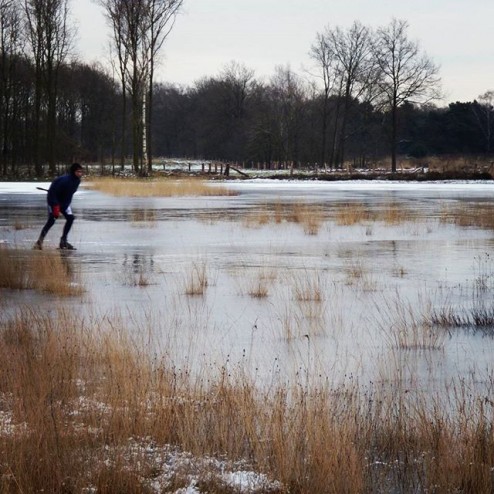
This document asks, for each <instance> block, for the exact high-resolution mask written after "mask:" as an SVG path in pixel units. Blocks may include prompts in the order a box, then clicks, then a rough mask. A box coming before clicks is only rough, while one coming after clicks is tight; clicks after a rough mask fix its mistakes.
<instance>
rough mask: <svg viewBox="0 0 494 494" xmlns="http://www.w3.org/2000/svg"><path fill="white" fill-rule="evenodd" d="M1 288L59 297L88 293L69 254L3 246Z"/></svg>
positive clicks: (0, 259) (0, 247)
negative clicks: (85, 291) (34, 291)
mask: <svg viewBox="0 0 494 494" xmlns="http://www.w3.org/2000/svg"><path fill="white" fill-rule="evenodd" d="M0 288H9V289H13V290H37V291H40V292H44V293H49V294H52V295H57V296H76V295H80V294H82V293H83V292H84V288H83V286H82V285H81V283H80V276H79V274H78V273H77V272H76V271H75V270H74V268H73V266H72V263H71V260H70V258H69V257H68V256H67V255H66V254H65V253H63V252H38V251H36V252H34V251H25V250H21V249H16V248H7V247H2V246H0Z"/></svg>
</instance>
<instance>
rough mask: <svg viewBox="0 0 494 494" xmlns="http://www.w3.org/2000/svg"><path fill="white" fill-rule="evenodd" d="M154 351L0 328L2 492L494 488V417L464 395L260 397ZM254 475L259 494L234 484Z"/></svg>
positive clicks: (320, 391)
mask: <svg viewBox="0 0 494 494" xmlns="http://www.w3.org/2000/svg"><path fill="white" fill-rule="evenodd" d="M152 350H155V347H154V346H152V348H146V346H145V345H144V344H142V343H141V342H140V341H138V340H136V339H135V338H132V337H131V336H130V335H129V334H128V333H127V332H126V331H125V328H124V327H123V326H122V322H121V321H120V320H118V319H117V320H111V319H110V318H109V317H108V316H105V317H104V318H103V319H101V320H99V319H98V318H90V317H88V318H85V319H82V320H81V319H80V318H77V317H75V316H73V315H72V314H70V313H68V312H59V313H58V314H57V315H56V316H55V315H52V316H48V315H44V314H43V315H40V314H38V313H36V312H35V311H33V310H29V309H23V310H20V311H19V312H18V313H17V314H16V315H15V316H13V317H12V318H11V319H9V320H7V321H6V320H2V322H1V324H0V358H1V359H2V362H3V365H2V366H1V367H0V454H1V457H2V461H1V462H0V490H1V492H5V493H10V492H12V493H13V492H41V491H44V492H52V493H62V492H63V493H67V492H105V493H122V492H145V493H146V492H185V490H186V489H194V492H221V493H239V492H249V493H251V492H258V493H268V492H270V493H308V492H310V493H342V492H347V493H388V492H389V493H392V492H438V493H443V492H444V493H450V492H469V493H470V492H472V493H473V492H475V493H480V494H482V493H490V492H492V490H493V488H494V480H493V476H492V468H493V465H494V435H493V433H492V432H493V430H492V424H493V420H494V417H493V408H494V407H493V406H492V404H491V403H490V402H489V401H488V400H487V399H486V398H485V397H482V396H479V397H478V398H474V397H472V395H471V394H470V393H469V392H468V387H467V385H466V386H465V388H455V389H451V393H450V398H449V400H450V401H449V403H441V402H439V401H436V399H434V397H428V399H427V400H421V399H418V398H417V396H413V397H412V396H410V394H407V393H405V392H403V391H402V390H400V389H399V388H388V387H385V386H380V385H375V387H374V388H373V389H361V388H359V387H358V386H357V385H356V384H355V383H350V384H348V385H346V386H342V387H339V388H337V389H332V388H331V387H330V386H328V385H327V384H323V383H317V382H309V381H305V380H304V381H303V382H300V383H292V384H282V383H280V384H279V385H276V386H274V385H273V386H270V387H269V389H265V388H259V387H256V386H255V383H253V382H252V381H251V380H250V379H249V378H248V377H247V375H246V374H245V373H244V372H243V371H242V369H241V368H238V369H231V368H230V369H229V370H228V371H227V370H226V367H225V368H218V369H217V371H216V372H214V373H212V374H211V375H210V374H198V375H196V374H192V373H190V372H188V371H187V369H180V368H176V367H175V366H174V365H173V362H169V361H167V360H166V359H162V358H160V357H157V356H155V357H153V356H152V355H156V353H155V352H154V351H152ZM453 409H454V412H453V411H452V410H453ZM245 472H250V473H251V479H252V478H253V476H254V475H255V478H256V479H257V481H256V482H254V481H252V483H250V485H248V486H245V485H244V487H241V486H239V484H235V485H233V484H232V483H231V479H232V478H235V476H239V475H244V477H245ZM227 474H228V475H227ZM180 489H182V490H181V491H180Z"/></svg>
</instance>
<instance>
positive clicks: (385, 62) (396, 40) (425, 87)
mask: <svg viewBox="0 0 494 494" xmlns="http://www.w3.org/2000/svg"><path fill="white" fill-rule="evenodd" d="M407 29H408V23H407V22H406V21H404V20H397V19H393V20H392V21H391V23H390V24H389V25H388V26H385V27H381V28H380V29H378V31H377V33H376V37H375V39H374V43H373V55H374V58H375V61H376V63H377V67H378V70H379V76H380V78H379V89H380V93H381V96H382V101H383V104H384V107H386V108H387V109H388V110H389V111H390V113H391V170H392V171H393V172H395V171H396V153H397V143H398V132H397V129H398V120H397V116H398V108H399V107H400V105H402V104H403V103H404V102H405V101H410V102H413V103H417V104H420V103H426V102H430V101H432V100H433V99H436V98H438V97H439V90H438V84H439V77H438V72H439V69H438V67H437V66H436V65H435V64H434V63H433V61H432V60H431V59H430V58H429V57H428V56H427V55H426V54H425V53H422V52H421V50H420V47H419V45H418V43H417V42H414V41H411V40H409V39H408V37H407Z"/></svg>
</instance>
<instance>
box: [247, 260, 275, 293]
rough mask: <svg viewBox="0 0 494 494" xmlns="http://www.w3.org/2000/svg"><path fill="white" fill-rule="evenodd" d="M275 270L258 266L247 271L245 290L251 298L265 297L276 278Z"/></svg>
mask: <svg viewBox="0 0 494 494" xmlns="http://www.w3.org/2000/svg"><path fill="white" fill-rule="evenodd" d="M277 276H278V275H277V273H276V270H274V269H271V268H267V267H260V268H258V269H256V270H254V272H253V273H249V275H248V276H247V279H246V280H245V282H246V283H247V288H246V292H247V293H248V294H249V295H250V296H251V297H253V298H258V299H262V298H266V297H268V296H269V291H270V289H271V288H272V286H273V284H274V282H275V281H276V278H277Z"/></svg>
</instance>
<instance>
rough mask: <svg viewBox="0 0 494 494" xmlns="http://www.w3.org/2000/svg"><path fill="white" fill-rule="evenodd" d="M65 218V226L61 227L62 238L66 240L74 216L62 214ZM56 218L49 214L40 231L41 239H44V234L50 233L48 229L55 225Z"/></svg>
mask: <svg viewBox="0 0 494 494" xmlns="http://www.w3.org/2000/svg"><path fill="white" fill-rule="evenodd" d="M62 214H63V215H64V216H65V220H66V221H65V225H64V226H63V232H62V238H63V239H67V235H68V234H69V232H70V229H71V228H72V223H74V220H75V216H74V215H73V214H67V213H62ZM55 221H56V218H55V216H53V214H51V213H50V214H49V216H48V221H47V222H46V224H45V226H44V227H43V229H42V230H41V238H42V239H43V238H45V237H46V234H47V233H48V232H49V231H50V228H51V227H52V226H53V225H54V224H55Z"/></svg>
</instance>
